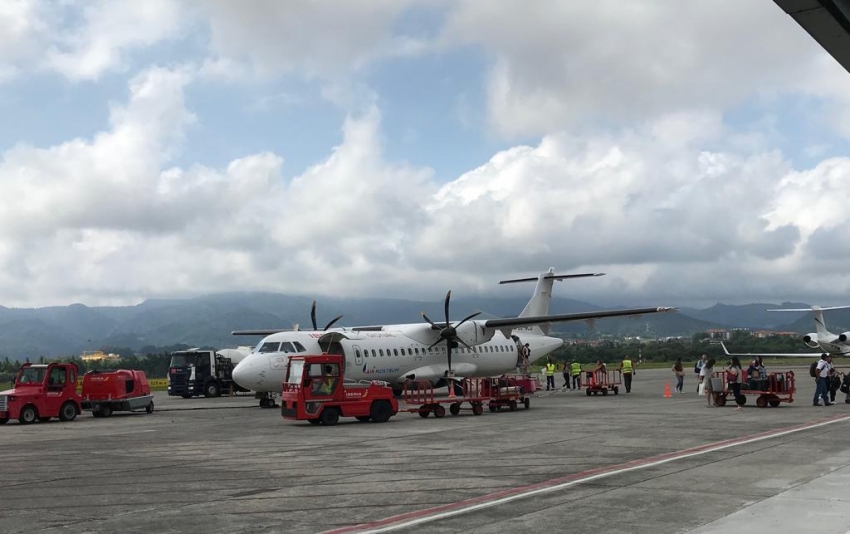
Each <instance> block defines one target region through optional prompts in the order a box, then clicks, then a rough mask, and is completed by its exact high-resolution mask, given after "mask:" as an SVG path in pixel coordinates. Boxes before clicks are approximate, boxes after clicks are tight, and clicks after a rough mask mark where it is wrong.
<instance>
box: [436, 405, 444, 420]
mask: <svg viewBox="0 0 850 534" xmlns="http://www.w3.org/2000/svg"><path fill="white" fill-rule="evenodd" d="M445 416H446V407H445V406H443V405H442V404H438V405H436V406H434V417H436V418H440V417H445Z"/></svg>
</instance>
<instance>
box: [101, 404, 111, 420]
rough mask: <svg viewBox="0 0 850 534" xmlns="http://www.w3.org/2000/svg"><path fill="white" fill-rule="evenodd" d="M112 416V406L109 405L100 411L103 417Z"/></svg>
mask: <svg viewBox="0 0 850 534" xmlns="http://www.w3.org/2000/svg"><path fill="white" fill-rule="evenodd" d="M110 415H112V406H110V405H108V404H107V405H106V406H104V407H103V408H101V409H100V416H101V417H109V416H110Z"/></svg>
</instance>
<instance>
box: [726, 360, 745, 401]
mask: <svg viewBox="0 0 850 534" xmlns="http://www.w3.org/2000/svg"><path fill="white" fill-rule="evenodd" d="M742 373H743V369H741V360H739V359H738V357H737V356H732V363H731V364H730V365H729V369H727V370H726V382H727V383H728V384H729V387H731V388H732V395H733V396H734V397H735V404H737V405H738V406H737V407H735V411H736V412H740V411H741V409H742V407H743V406H744V397H743V395H741V375H742Z"/></svg>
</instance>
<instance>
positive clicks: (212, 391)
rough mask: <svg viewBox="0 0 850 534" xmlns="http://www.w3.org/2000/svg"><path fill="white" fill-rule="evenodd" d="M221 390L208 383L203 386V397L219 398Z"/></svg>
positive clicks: (215, 385)
mask: <svg viewBox="0 0 850 534" xmlns="http://www.w3.org/2000/svg"><path fill="white" fill-rule="evenodd" d="M220 396H221V389H220V388H219V387H218V384H217V383H215V382H210V383H208V384H207V385H206V386H204V397H220Z"/></svg>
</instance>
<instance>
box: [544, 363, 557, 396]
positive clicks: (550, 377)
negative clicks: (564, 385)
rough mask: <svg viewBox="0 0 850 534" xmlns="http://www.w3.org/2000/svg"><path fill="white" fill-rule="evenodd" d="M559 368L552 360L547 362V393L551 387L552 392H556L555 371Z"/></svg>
mask: <svg viewBox="0 0 850 534" xmlns="http://www.w3.org/2000/svg"><path fill="white" fill-rule="evenodd" d="M556 368H557V366H556V365H555V364H554V363H552V360H547V361H546V391H549V389H550V387H551V389H552V390H555V389H557V388H555V369H556Z"/></svg>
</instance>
